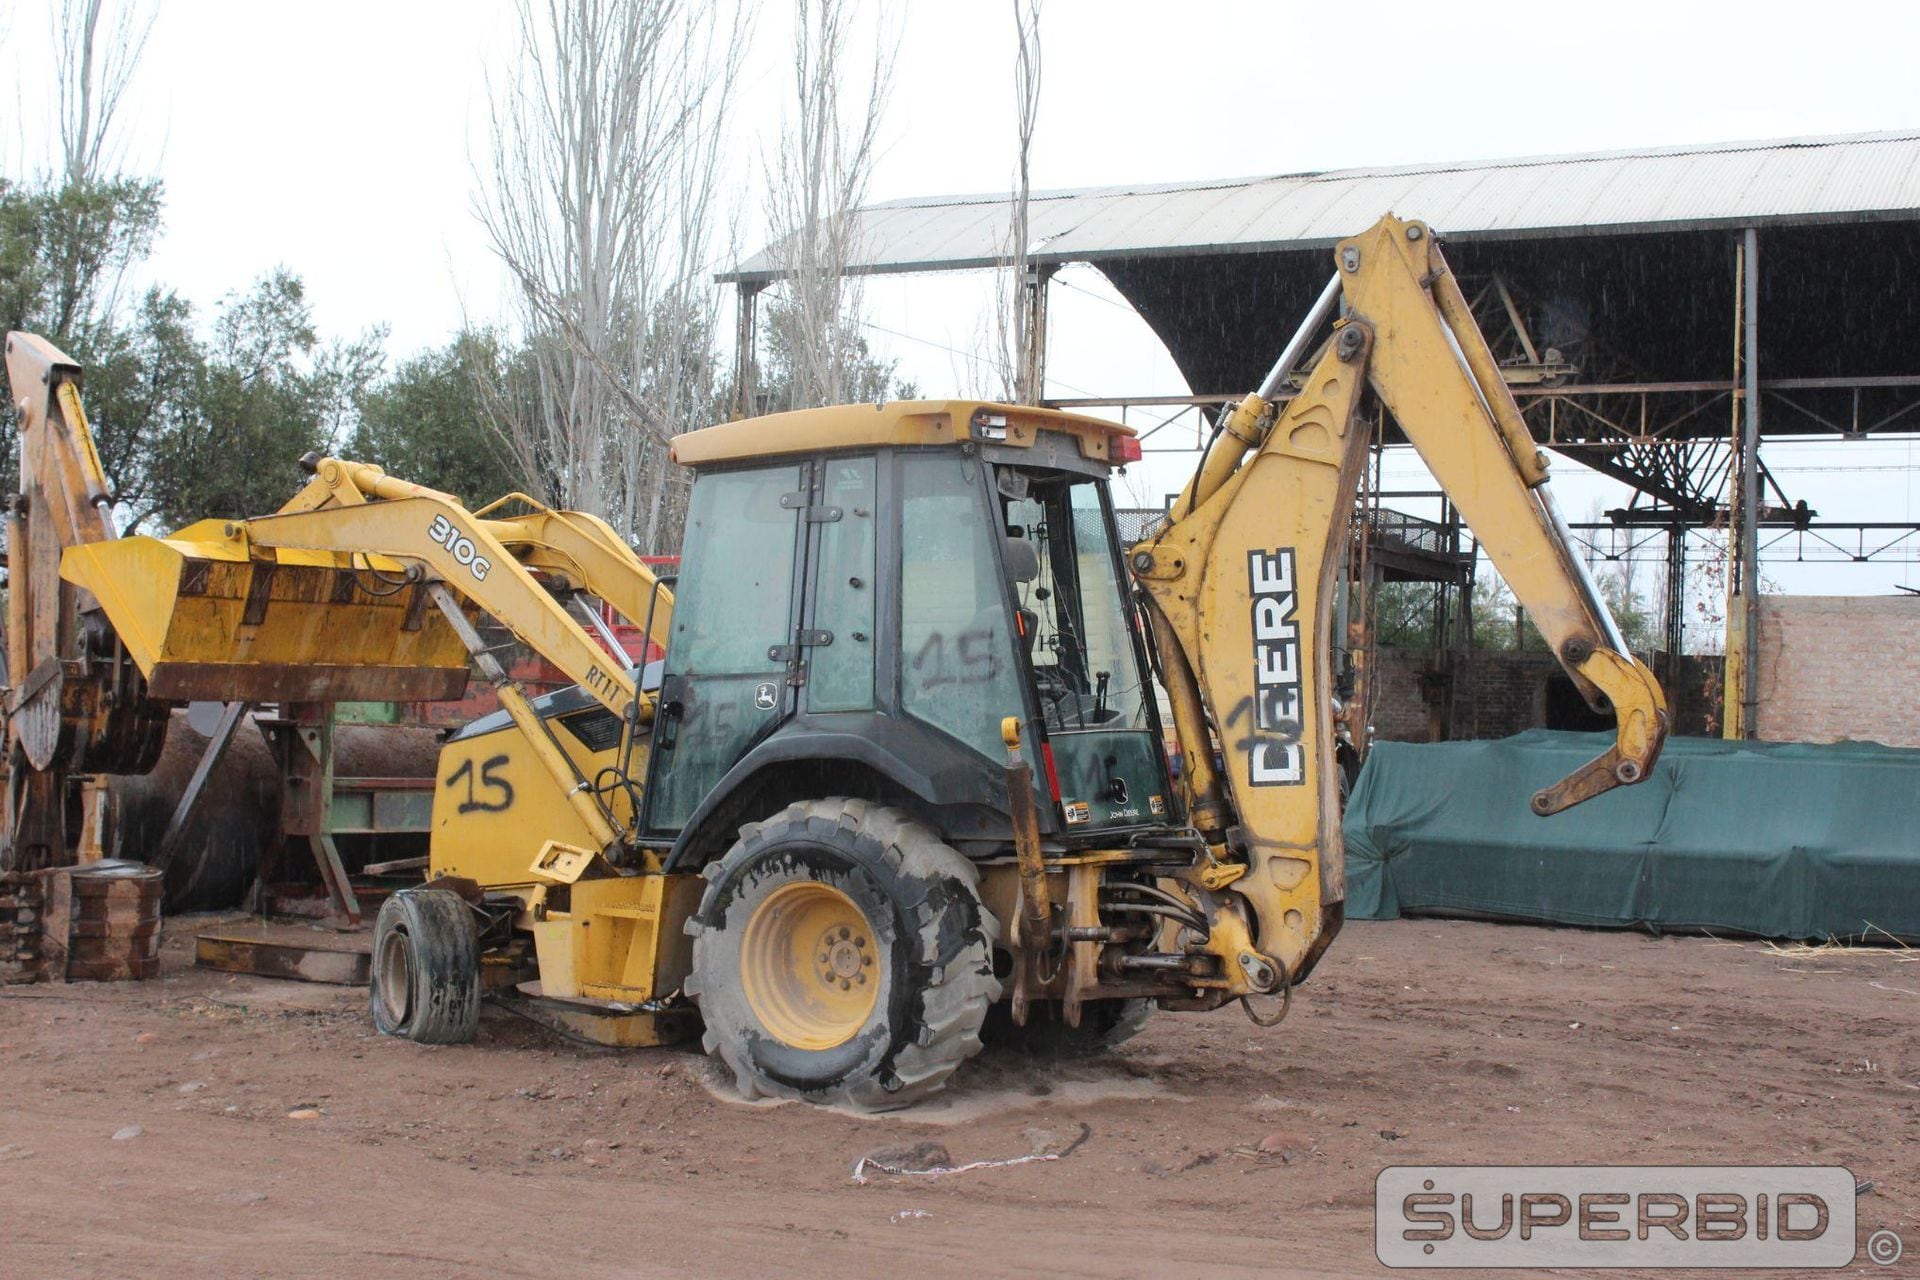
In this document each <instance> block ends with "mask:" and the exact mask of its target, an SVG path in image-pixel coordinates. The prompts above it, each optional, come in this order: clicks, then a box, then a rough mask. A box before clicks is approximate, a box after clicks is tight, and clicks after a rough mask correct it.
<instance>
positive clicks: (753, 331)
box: [733, 280, 767, 422]
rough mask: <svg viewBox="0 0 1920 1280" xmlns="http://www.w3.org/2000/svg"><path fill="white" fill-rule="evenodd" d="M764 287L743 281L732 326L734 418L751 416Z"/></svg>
mask: <svg viewBox="0 0 1920 1280" xmlns="http://www.w3.org/2000/svg"><path fill="white" fill-rule="evenodd" d="M766 287H767V286H766V285H764V284H755V283H752V282H750V281H746V280H742V281H740V282H739V283H738V284H736V285H735V286H734V288H735V289H737V290H738V291H739V314H738V315H737V316H736V318H735V320H734V326H733V346H734V350H733V419H734V421H735V422H738V421H739V420H740V419H742V418H751V417H752V416H753V373H754V370H753V353H754V348H755V347H756V346H757V345H758V344H759V340H760V332H759V330H760V291H761V290H762V289H764V288H766Z"/></svg>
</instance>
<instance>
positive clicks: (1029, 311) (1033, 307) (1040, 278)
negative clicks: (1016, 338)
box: [1014, 263, 1059, 404]
mask: <svg viewBox="0 0 1920 1280" xmlns="http://www.w3.org/2000/svg"><path fill="white" fill-rule="evenodd" d="M1058 270H1059V268H1058V267H1056V266H1051V265H1049V266H1040V265H1038V264H1035V263H1028V264H1027V266H1026V269H1025V270H1024V271H1023V272H1022V274H1021V279H1020V310H1021V322H1022V323H1021V331H1022V332H1021V336H1022V338H1024V339H1025V341H1024V342H1023V343H1022V346H1021V351H1020V376H1019V378H1018V379H1017V380H1016V382H1015V386H1014V399H1016V400H1017V401H1019V402H1020V403H1021V404H1039V403H1040V401H1041V399H1042V398H1043V397H1045V395H1046V394H1047V286H1048V285H1049V284H1050V283H1052V281H1053V273H1054V272H1055V271H1058Z"/></svg>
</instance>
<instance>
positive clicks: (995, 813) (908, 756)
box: [666, 713, 1053, 871]
mask: <svg viewBox="0 0 1920 1280" xmlns="http://www.w3.org/2000/svg"><path fill="white" fill-rule="evenodd" d="M836 763H838V764H844V765H847V766H851V770H852V771H857V772H858V773H862V774H864V775H866V776H867V777H868V778H870V779H879V780H881V781H882V782H883V783H884V785H885V786H886V787H887V788H889V789H890V790H891V791H892V792H893V794H892V795H890V796H886V797H867V798H885V799H888V800H889V801H903V802H906V804H907V807H908V808H910V809H911V810H913V811H914V812H915V813H916V816H918V817H920V818H921V819H922V820H923V821H925V822H927V823H928V824H929V825H931V826H933V827H934V829H935V830H937V831H938V832H940V834H941V836H942V837H943V838H945V839H948V840H1011V839H1012V837H1013V827H1012V824H1011V822H1010V821H1009V819H1008V817H1007V800H1006V793H1007V775H1006V770H1005V768H1004V767H1003V766H999V765H996V764H994V763H992V762H991V761H988V760H987V759H985V758H984V757H982V756H981V755H980V754H979V753H978V752H975V751H972V750H970V749H969V748H967V747H966V746H964V745H963V744H961V743H960V742H958V741H956V740H954V739H951V738H948V737H947V736H946V735H945V734H942V733H939V732H937V731H935V730H931V729H929V728H928V727H927V726H925V725H923V724H920V723H918V722H906V723H902V722H901V721H900V720H897V719H895V718H894V717H892V716H885V715H877V714H859V713H856V714H846V713H839V714H834V715H830V716H804V715H803V716H796V717H794V718H793V719H791V720H788V721H786V722H785V723H783V724H782V725H781V726H780V727H779V728H778V729H776V730H775V731H774V732H773V733H771V734H769V735H768V736H767V737H765V738H763V739H761V740H760V741H759V742H758V743H756V744H755V745H754V746H753V748H752V749H751V750H749V751H748V752H747V754H746V755H744V756H742V757H741V758H740V761H739V762H738V763H737V764H735V765H734V766H733V768H731V769H729V770H728V771H727V773H726V775H725V776H724V777H722V778H721V779H720V782H719V783H718V785H716V786H715V787H714V788H713V790H712V791H710V792H708V793H707V796H706V798H705V799H703V800H702V801H701V802H700V806H699V808H697V809H695V810H694V812H693V814H692V816H691V817H689V818H688V820H687V824H686V826H684V827H683V828H681V830H680V834H679V835H678V837H676V838H675V840H674V842H673V848H672V849H671V851H670V852H669V853H668V854H667V858H666V869H667V870H668V871H692V870H696V869H698V867H699V866H700V864H701V863H702V862H704V861H705V860H706V859H707V858H708V857H711V856H712V855H713V854H714V853H715V852H716V851H717V850H724V849H725V847H726V846H727V845H728V844H730V843H731V842H732V839H733V835H734V830H733V828H734V827H735V826H737V824H738V823H741V822H751V821H753V820H754V819H755V818H758V817H763V816H765V814H764V813H757V812H753V810H755V809H766V811H767V812H773V811H777V810H778V809H780V808H782V807H784V806H785V805H786V804H788V803H790V802H792V801H793V800H795V799H808V798H819V796H825V795H839V794H845V792H844V791H839V790H835V789H834V787H833V784H832V780H831V779H830V778H828V779H822V780H821V782H820V783H819V785H818V786H817V787H815V788H812V789H813V790H815V791H816V792H817V794H816V795H814V796H804V795H786V794H775V795H770V796H766V797H761V798H759V800H758V801H757V802H756V799H755V797H756V796H757V795H758V793H759V791H760V790H761V786H760V783H761V782H762V781H763V780H764V779H765V778H766V777H767V776H768V775H769V774H773V773H779V772H786V773H789V774H790V773H791V772H792V770H793V767H794V766H796V765H807V764H818V765H820V766H823V767H827V768H831V766H833V765H834V764H836ZM1038 785H1039V783H1038V781H1036V792H1035V802H1036V808H1037V809H1038V810H1039V812H1040V813H1041V814H1043V815H1050V814H1051V811H1052V808H1053V804H1052V797H1051V796H1045V795H1040V794H1039V793H1038V789H1037V788H1038ZM791 789H792V788H791V787H788V788H784V790H791ZM742 797H745V798H746V799H745V800H744V801H743V800H742ZM768 805H771V808H767V806H768ZM1048 822H1049V819H1048V818H1043V819H1042V825H1043V827H1044V826H1046V825H1048ZM716 823H718V824H721V826H722V827H723V828H724V829H722V830H719V831H715V830H714V826H715V824H716ZM716 842H717V844H716Z"/></svg>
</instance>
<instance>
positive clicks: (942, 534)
mask: <svg viewBox="0 0 1920 1280" xmlns="http://www.w3.org/2000/svg"><path fill="white" fill-rule="evenodd" d="M982 465H983V464H982V463H981V462H979V461H978V460H977V459H973V458H968V457H965V456H962V455H957V454H954V453H951V452H942V453H937V454H934V453H928V454H906V455H904V456H902V458H901V460H900V481H901V508H900V511H901V514H900V618H901V622H900V703H901V706H902V708H903V709H904V710H905V711H906V712H907V713H908V714H909V715H912V716H915V717H918V718H919V719H921V720H924V721H926V722H927V723H928V724H931V725H934V726H936V727H938V728H940V729H944V730H945V731H946V732H948V733H950V734H952V735H953V736H954V737H956V738H958V739H960V740H961V741H962V742H964V743H966V744H967V745H968V746H971V747H973V748H974V749H975V750H977V751H980V752H981V753H982V754H985V755H988V756H992V757H994V758H996V759H997V758H999V757H1000V756H1001V755H1002V754H1003V753H1004V750H1005V748H1004V747H1003V746H1002V745H1001V740H1000V721H1001V719H1002V718H1003V717H1005V716H1021V715H1024V714H1025V708H1024V707H1023V705H1022V702H1021V697H1020V684H1019V677H1018V674H1017V672H1016V669H1015V665H1014V661H1013V636H1012V632H1011V628H1010V622H1009V620H1008V618H1007V609H1006V603H1005V596H1004V594H1003V588H1002V584H1001V581H1000V576H999V575H1000V568H999V566H1000V557H999V555H997V554H996V547H995V540H996V539H1000V538H1003V537H1004V536H1005V535H1004V534H1003V533H1002V531H1001V528H1000V523H999V520H998V519H997V517H998V514H999V513H998V511H997V510H992V509H990V508H989V507H988V504H987V499H986V493H985V491H984V489H983V488H982V483H981V466H982Z"/></svg>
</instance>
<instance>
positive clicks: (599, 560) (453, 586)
mask: <svg viewBox="0 0 1920 1280" xmlns="http://www.w3.org/2000/svg"><path fill="white" fill-rule="evenodd" d="M302 465H303V466H305V467H306V468H307V469H308V470H310V471H311V472H312V473H313V477H314V478H313V480H312V481H310V482H309V483H308V485H307V486H306V488H304V489H303V490H301V492H300V493H299V494H298V495H296V496H295V497H294V499H293V500H292V501H291V502H289V503H288V504H287V505H286V506H285V507H284V508H282V509H281V510H280V511H279V512H277V513H275V514H274V515H271V516H261V517H258V518H256V519H252V520H246V521H241V522H237V523H236V524H234V525H232V526H229V528H230V529H231V530H232V535H231V536H234V537H236V538H239V539H242V540H244V541H245V542H246V543H247V544H249V545H250V546H252V547H256V548H274V549H276V550H282V551H284V550H296V551H308V552H332V553H336V554H342V553H343V554H348V555H354V556H364V555H375V556H384V557H388V558H390V559H392V560H394V561H398V562H400V563H401V564H405V565H409V566H412V569H411V576H413V577H414V578H415V579H416V580H418V581H422V582H424V584H425V587H426V590H427V592H428V594H429V596H430V598H431V599H432V601H433V603H434V604H435V605H436V606H437V607H438V608H439V610H440V612H441V613H442V614H443V615H445V617H446V620H447V622H448V623H449V624H450V625H451V626H452V627H453V629H454V630H455V631H456V632H457V633H458V634H459V635H460V637H461V639H462V640H463V641H464V642H465V643H466V645H467V648H468V649H469V650H470V651H471V653H472V655H473V657H474V660H475V661H476V663H477V664H478V665H479V667H480V670H481V672H482V674H483V675H484V676H485V677H486V678H487V679H488V680H489V682H491V683H492V685H493V686H494V690H495V692H496V694H497V695H498V697H499V699H500V705H501V708H502V709H503V710H505V711H506V712H507V714H508V715H509V716H510V717H511V718H512V719H513V722H514V724H515V725H516V726H517V727H518V728H519V729H520V731H521V734H522V736H523V737H524V738H525V739H526V741H527V743H528V745H529V747H530V748H531V749H532V750H533V751H534V753H535V754H536V756H537V757H538V759H539V762H540V764H541V766H542V768H543V769H544V770H545V771H546V772H547V774H548V775H549V776H550V777H551V778H552V779H553V781H554V783H555V785H556V786H557V788H558V790H559V791H560V793H561V794H563V795H565V797H566V800H567V804H568V805H569V806H570V807H571V808H572V809H573V810H574V812H575V813H576V814H577V815H578V816H579V817H580V819H581V821H582V822H583V823H584V824H585V826H586V828H587V830H588V832H589V833H591V835H592V837H593V839H594V841H595V844H596V846H597V848H596V849H595V850H594V851H595V852H599V853H603V854H606V855H607V856H608V857H610V858H613V859H615V860H616V861H617V860H618V859H619V857H620V853H621V848H622V846H623V844H624V840H625V833H624V832H623V828H628V827H629V826H630V823H631V822H632V820H633V819H634V817H635V816H636V815H634V814H633V813H632V812H631V803H630V800H631V793H630V792H628V791H626V790H624V789H622V788H611V789H609V788H603V787H597V786H595V785H593V784H592V783H590V782H589V780H588V779H587V778H585V777H584V776H582V775H581V773H580V772H579V770H578V768H577V767H576V766H575V765H574V763H573V762H572V760H571V759H570V757H569V756H568V755H567V753H566V751H565V750H564V749H563V748H562V747H561V746H560V745H559V743H558V742H557V741H556V740H555V738H554V736H553V731H552V729H551V728H550V727H549V726H548V724H547V722H546V721H545V720H543V719H542V718H541V717H540V715H539V714H538V713H537V712H536V711H535V710H534V709H533V707H532V705H531V703H529V701H528V700H527V697H526V694H525V692H524V691H522V690H521V688H520V687H519V685H518V683H517V682H515V681H513V680H512V679H511V678H510V677H509V676H508V675H507V673H506V671H505V670H504V669H503V668H502V667H501V665H500V664H499V662H498V660H496V659H495V658H494V656H493V654H492V653H491V652H489V651H488V650H487V649H486V648H485V646H484V645H483V643H482V641H481V638H480V636H479V633H478V632H477V631H476V630H475V629H474V627H473V625H472V623H471V622H470V621H469V620H468V619H467V617H466V615H465V612H464V611H463V610H462V609H461V607H460V605H459V603H458V601H457V600H456V599H455V596H456V595H457V596H459V597H463V598H465V599H466V600H467V601H469V602H471V603H472V604H473V605H476V606H478V607H479V608H480V609H482V610H484V611H486V612H487V613H489V614H491V615H492V616H493V617H494V618H496V619H497V620H498V621H499V622H500V623H501V624H502V625H504V626H505V627H506V628H507V629H508V630H509V631H511V632H512V633H513V634H514V635H515V636H516V637H517V638H518V639H520V640H521V641H522V642H524V643H525V644H526V645H528V646H529V647H530V648H532V649H533V650H534V651H535V652H537V653H539V654H540V655H541V656H542V657H543V658H545V659H547V660H548V661H549V662H551V663H553V664H554V665H555V666H556V667H559V668H560V670H561V671H563V672H565V673H566V674H567V676H568V677H569V678H570V679H572V680H573V681H574V682H575V683H576V684H578V685H579V686H580V688H581V689H582V690H583V691H584V692H586V693H587V694H589V695H590V696H592V697H593V698H594V699H595V700H596V701H598V702H599V703H600V704H601V705H602V706H604V707H605V708H607V709H608V710H609V711H611V712H613V713H614V714H615V715H616V716H619V717H620V719H621V722H622V725H623V728H622V733H623V735H624V736H625V737H626V738H627V739H628V740H629V741H630V740H631V739H632V738H633V737H634V736H635V735H637V734H638V733H639V732H640V726H641V725H642V724H645V723H648V722H650V721H651V720H652V712H653V700H652V698H651V697H649V696H648V695H646V694H644V693H642V692H641V691H640V689H639V688H638V686H637V683H636V680H635V677H634V673H633V672H632V671H631V670H630V669H629V667H628V664H627V663H626V662H625V661H624V660H623V657H614V656H612V655H610V654H609V653H608V650H607V647H604V646H603V645H601V644H600V643H599V642H597V641H596V640H595V639H594V638H593V637H592V636H590V635H589V634H588V633H587V632H586V630H585V629H583V628H582V627H581V625H580V623H579V621H578V620H577V619H576V618H574V617H573V616H572V615H570V614H569V613H568V612H567V610H566V608H565V607H564V606H563V605H562V604H561V603H560V602H559V601H558V600H557V599H556V598H555V596H554V593H553V592H552V591H550V590H549V589H548V587H547V585H545V584H543V583H542V582H541V580H540V579H539V578H537V577H535V576H534V570H536V569H539V570H542V571H549V572H552V571H556V570H562V572H560V573H559V575H558V576H560V577H561V578H563V579H564V581H563V582H559V583H556V584H555V585H556V586H559V587H561V588H562V589H578V588H585V589H589V590H593V591H595V593H596V594H601V595H602V596H603V598H607V599H611V600H612V601H613V602H614V603H615V607H616V608H619V609H621V611H622V612H623V613H625V612H626V611H627V609H628V608H636V609H637V608H638V607H639V605H638V602H640V601H642V600H644V599H645V596H646V593H647V591H648V589H650V588H653V587H655V586H656V585H657V584H656V582H655V579H654V577H653V574H652V573H651V572H649V571H648V569H647V568H646V566H645V564H643V563H642V562H641V561H640V559H639V557H637V556H635V555H633V553H632V552H631V551H629V550H627V549H626V548H625V547H624V546H623V545H622V544H620V543H619V541H618V539H617V538H616V537H615V536H614V534H613V532H612V530H611V529H608V528H607V527H606V526H605V525H604V524H602V523H600V522H599V521H596V520H593V519H592V518H591V517H587V516H582V515H580V514H579V513H575V512H556V511H550V510H548V509H546V508H544V507H540V506H539V505H538V504H537V503H531V500H526V499H523V501H527V502H528V503H529V504H530V505H532V506H533V507H535V508H536V514H535V515H534V516H533V517H530V518H528V519H526V520H501V519H484V518H481V517H478V516H476V515H475V514H474V513H472V512H470V511H468V510H467V509H466V508H465V507H464V506H463V505H462V504H461V503H460V501H459V500H458V499H457V498H454V497H453V496H452V495H450V494H445V493H441V492H440V491H438V490H435V489H429V488H427V487H425V486H423V485H416V484H412V483H409V482H407V481H404V480H396V479H394V478H392V477H390V476H388V475H386V474H385V473H384V472H382V471H381V470H380V469H379V468H378V467H373V466H369V465H367V464H365V463H357V462H349V461H347V460H345V459H340V458H314V457H308V458H306V459H303V460H302ZM530 566H531V567H530ZM634 621H636V622H640V621H641V619H634ZM643 625H644V623H643ZM660 628H661V634H662V635H664V634H665V624H664V622H661V623H660Z"/></svg>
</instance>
